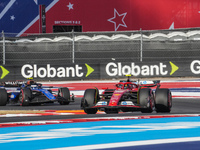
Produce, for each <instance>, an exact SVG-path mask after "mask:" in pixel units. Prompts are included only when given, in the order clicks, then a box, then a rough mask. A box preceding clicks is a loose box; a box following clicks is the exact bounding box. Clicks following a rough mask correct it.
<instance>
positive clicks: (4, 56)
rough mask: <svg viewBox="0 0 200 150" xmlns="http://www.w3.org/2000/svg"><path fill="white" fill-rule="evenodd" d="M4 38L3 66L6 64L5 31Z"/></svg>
mask: <svg viewBox="0 0 200 150" xmlns="http://www.w3.org/2000/svg"><path fill="white" fill-rule="evenodd" d="M2 37H3V65H5V64H6V60H5V58H6V54H5V53H6V42H5V34H4V31H2Z"/></svg>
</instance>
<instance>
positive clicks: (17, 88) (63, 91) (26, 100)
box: [0, 80, 74, 106]
mask: <svg viewBox="0 0 200 150" xmlns="http://www.w3.org/2000/svg"><path fill="white" fill-rule="evenodd" d="M52 89H53V87H47V86H46V87H45V86H42V84H40V83H36V82H34V81H33V80H29V81H27V82H24V81H14V82H3V83H1V86H0V106H5V105H6V104H8V103H10V104H16V103H17V104H18V103H19V104H20V105H22V106H28V105H30V104H35V103H39V104H41V103H53V102H56V101H57V102H59V103H60V104H61V105H68V104H69V103H70V102H74V95H73V94H72V97H71V98H70V91H69V89H68V88H66V87H65V88H59V89H58V93H57V94H53V92H52Z"/></svg>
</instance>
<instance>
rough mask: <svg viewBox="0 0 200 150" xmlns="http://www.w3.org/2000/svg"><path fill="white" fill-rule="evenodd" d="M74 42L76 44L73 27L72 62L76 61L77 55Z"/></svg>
mask: <svg viewBox="0 0 200 150" xmlns="http://www.w3.org/2000/svg"><path fill="white" fill-rule="evenodd" d="M74 44H75V38H74V29H72V63H74V62H75V61H74V57H75V55H74V47H75V46H74Z"/></svg>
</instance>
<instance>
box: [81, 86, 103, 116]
mask: <svg viewBox="0 0 200 150" xmlns="http://www.w3.org/2000/svg"><path fill="white" fill-rule="evenodd" d="M98 95H99V93H98V89H86V90H85V93H84V97H83V104H82V106H83V109H84V112H85V113H86V114H96V113H97V108H91V107H93V106H95V104H96V103H97V100H98Z"/></svg>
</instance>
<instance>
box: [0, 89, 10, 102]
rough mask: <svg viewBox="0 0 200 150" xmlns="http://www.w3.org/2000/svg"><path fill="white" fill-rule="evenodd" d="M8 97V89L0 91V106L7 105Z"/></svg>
mask: <svg viewBox="0 0 200 150" xmlns="http://www.w3.org/2000/svg"><path fill="white" fill-rule="evenodd" d="M7 100H8V95H7V91H6V89H0V106H5V105H6V104H7Z"/></svg>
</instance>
